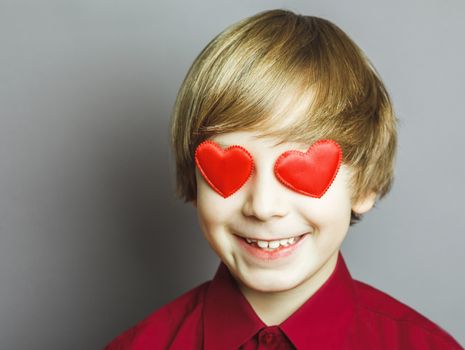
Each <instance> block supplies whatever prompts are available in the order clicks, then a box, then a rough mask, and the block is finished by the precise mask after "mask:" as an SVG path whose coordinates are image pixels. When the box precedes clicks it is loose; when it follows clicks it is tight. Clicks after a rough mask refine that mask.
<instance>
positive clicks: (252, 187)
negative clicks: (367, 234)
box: [196, 131, 375, 292]
mask: <svg viewBox="0 0 465 350" xmlns="http://www.w3.org/2000/svg"><path fill="white" fill-rule="evenodd" d="M255 135H257V134H255V133H253V132H250V131H238V132H231V133H225V134H220V135H216V136H215V137H212V138H211V139H210V140H212V141H214V142H216V143H218V144H219V145H220V146H221V147H222V148H226V147H227V146H231V145H240V146H242V147H244V148H245V149H246V150H247V151H248V152H249V153H250V155H251V156H252V158H253V163H254V170H253V173H252V175H251V176H250V178H249V179H248V180H247V181H246V182H245V183H244V185H243V186H242V187H241V188H240V189H239V190H238V191H237V192H235V193H234V194H233V195H231V196H229V197H227V198H223V197H222V196H221V195H219V194H218V193H217V192H215V191H214V190H213V189H212V188H211V187H210V185H209V184H208V183H207V182H206V181H205V179H204V178H203V177H202V175H201V174H200V172H199V170H198V169H197V170H196V179H197V201H196V207H197V212H198V217H199V221H200V225H201V228H202V230H203V233H204V236H205V238H206V239H207V241H208V242H209V244H210V245H211V247H212V248H213V250H214V251H215V252H216V254H217V255H218V256H219V257H220V259H221V260H222V261H223V262H224V263H225V264H226V266H227V267H228V268H229V270H230V272H231V273H232V274H233V275H234V276H235V278H236V279H237V281H238V282H239V284H240V285H241V287H243V288H250V289H252V290H255V291H260V292H278V291H286V290H291V289H294V288H296V287H297V286H300V285H302V284H307V285H308V284H310V285H311V284H314V283H318V281H317V279H318V278H321V271H324V270H325V267H326V268H328V265H329V264H331V263H334V262H335V261H336V257H337V253H338V250H339V248H340V246H341V244H342V242H343V240H344V238H345V236H346V234H347V231H348V228H349V224H350V217H351V209H354V211H355V212H359V213H363V212H366V211H367V210H369V209H370V208H371V206H372V205H373V203H374V198H375V197H374V196H373V197H371V198H370V199H368V201H364V202H360V203H357V204H353V203H351V199H350V198H351V188H350V186H349V180H350V174H349V169H348V168H347V167H346V166H345V165H341V167H340V168H339V171H338V173H337V175H336V177H335V179H334V181H333V183H332V184H331V186H330V187H329V188H328V190H327V191H326V193H325V194H324V195H323V196H322V197H321V198H313V197H310V196H306V195H303V194H300V193H297V192H295V191H293V190H292V189H290V188H288V187H286V186H284V185H283V184H282V183H281V182H280V181H279V180H278V179H277V178H276V176H275V173H274V171H273V167H274V165H275V162H276V159H277V158H278V157H279V156H280V155H281V154H282V153H283V152H285V151H288V150H292V149H295V150H299V151H302V152H305V151H306V150H307V149H308V147H309V146H310V145H303V144H295V143H283V144H280V145H278V146H274V142H275V141H276V140H274V139H271V138H262V139H258V138H256V137H254V136H255ZM292 237H295V238H299V237H300V238H299V240H296V243H293V244H292V243H291V244H290V245H289V246H287V247H286V249H285V251H286V254H274V255H270V254H269V253H268V252H267V251H266V250H263V249H262V248H260V247H258V246H256V244H255V243H254V244H253V245H250V244H249V243H247V242H246V240H245V239H246V238H249V239H256V240H263V241H276V240H282V239H287V238H292ZM319 272H320V273H319Z"/></svg>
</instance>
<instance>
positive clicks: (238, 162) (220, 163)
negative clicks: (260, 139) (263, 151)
mask: <svg viewBox="0 0 465 350" xmlns="http://www.w3.org/2000/svg"><path fill="white" fill-rule="evenodd" d="M195 163H196V164H197V167H198V168H199V171H200V173H201V174H202V176H203V178H204V179H205V180H206V181H207V182H208V183H209V184H210V186H211V187H212V188H213V189H214V190H215V191H216V192H218V193H219V194H220V195H222V196H223V197H224V198H226V197H229V196H230V195H232V194H233V193H234V192H236V191H237V190H238V189H239V188H241V187H242V185H243V184H244V183H245V182H246V181H247V179H248V178H249V176H250V175H251V174H252V170H253V159H252V156H251V155H250V153H249V152H247V150H246V149H245V148H243V147H241V146H237V145H233V146H230V147H228V148H226V149H225V150H223V149H222V148H221V147H220V146H219V145H218V144H216V143H215V142H213V141H210V140H207V141H204V142H202V143H201V144H200V145H198V146H197V149H196V150H195Z"/></svg>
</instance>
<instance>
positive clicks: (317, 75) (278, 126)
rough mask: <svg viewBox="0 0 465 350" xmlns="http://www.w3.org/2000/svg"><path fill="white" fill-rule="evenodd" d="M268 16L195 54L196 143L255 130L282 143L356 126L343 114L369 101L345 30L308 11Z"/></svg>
mask: <svg viewBox="0 0 465 350" xmlns="http://www.w3.org/2000/svg"><path fill="white" fill-rule="evenodd" d="M315 21H318V25H317V24H316V23H315ZM281 22H282V23H281ZM265 23H266V21H262V22H258V23H254V22H253V21H252V22H248V23H246V24H244V25H243V26H241V25H240V24H239V26H236V27H233V28H231V29H229V30H226V31H225V32H223V33H222V34H221V35H219V36H218V37H216V38H215V39H214V40H213V41H212V42H211V43H210V45H209V46H208V47H209V50H206V51H204V52H202V53H201V55H200V57H199V58H198V61H199V62H202V69H199V73H198V74H199V75H198V77H197V79H196V81H197V86H196V88H197V89H198V90H199V92H200V91H203V97H204V98H203V111H202V112H201V113H199V114H197V115H198V116H200V117H199V119H198V125H197V128H194V130H193V134H194V135H196V136H197V140H195V141H194V143H199V142H201V141H202V140H204V139H206V138H208V137H211V136H212V135H215V134H219V133H226V132H231V131H237V130H254V131H258V132H259V133H260V134H261V135H263V137H268V136H271V137H275V138H277V139H278V140H279V142H284V141H292V142H299V143H306V144H310V143H313V142H314V141H316V140H317V139H320V138H335V137H336V136H338V135H341V128H349V129H350V127H351V124H352V125H354V124H353V123H350V122H347V121H345V120H344V119H345V117H347V116H351V118H352V120H353V117H354V115H355V114H360V113H362V112H363V113H364V114H365V113H366V111H361V109H365V110H366V109H367V108H369V106H368V104H369V102H370V99H367V93H370V91H371V90H372V89H367V83H370V81H369V80H370V79H371V78H370V77H369V76H367V74H366V62H364V61H363V56H361V53H360V51H359V49H358V47H357V46H356V45H355V44H354V43H353V42H352V41H351V40H350V38H349V37H348V36H347V35H346V34H345V33H344V32H343V31H342V30H340V29H339V28H337V27H336V26H334V25H333V24H332V23H330V22H327V21H326V20H323V19H319V18H309V17H304V16H296V17H292V18H282V17H278V18H275V19H274V25H269V24H268V25H265ZM203 55H207V56H208V57H210V58H209V59H202V56H203ZM202 71H203V72H202ZM207 72H208V74H207ZM361 73H364V74H361ZM368 85H370V84H368ZM354 106H357V108H354ZM346 132H347V131H346ZM348 132H350V130H349V131H348Z"/></svg>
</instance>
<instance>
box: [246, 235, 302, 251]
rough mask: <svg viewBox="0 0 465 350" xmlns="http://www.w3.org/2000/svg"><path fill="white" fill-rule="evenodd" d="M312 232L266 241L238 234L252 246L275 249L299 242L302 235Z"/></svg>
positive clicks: (268, 249)
mask: <svg viewBox="0 0 465 350" xmlns="http://www.w3.org/2000/svg"><path fill="white" fill-rule="evenodd" d="M310 233H311V232H306V233H303V234H301V235H300V236H294V237H290V238H285V239H278V240H274V241H265V240H258V239H252V238H244V237H241V236H238V237H239V238H241V239H242V240H244V241H245V242H247V244H249V245H251V246H254V247H257V248H260V249H263V250H265V251H274V250H276V249H279V248H281V247H289V246H292V245H294V244H296V243H297V242H299V241H300V240H301V239H302V237H304V236H305V235H306V234H310Z"/></svg>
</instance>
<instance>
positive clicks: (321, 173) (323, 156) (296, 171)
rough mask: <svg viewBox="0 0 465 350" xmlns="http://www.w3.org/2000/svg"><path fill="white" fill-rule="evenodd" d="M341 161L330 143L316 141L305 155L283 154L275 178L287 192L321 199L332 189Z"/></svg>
mask: <svg viewBox="0 0 465 350" xmlns="http://www.w3.org/2000/svg"><path fill="white" fill-rule="evenodd" d="M341 161H342V151H341V148H340V147H339V145H338V144H337V143H336V142H335V141H333V140H319V141H317V142H315V143H314V144H313V145H312V146H311V147H310V148H309V149H308V151H307V152H306V153H303V152H299V151H296V150H292V151H287V152H284V153H283V154H281V155H280V156H279V158H278V159H277V161H276V163H275V166H274V172H275V174H276V177H277V178H278V179H279V180H280V181H281V182H282V183H283V184H284V185H285V186H287V187H289V188H290V189H292V190H294V191H296V192H299V193H302V194H305V195H307V196H310V197H316V198H320V197H321V196H323V195H324V194H325V192H326V190H327V189H328V188H329V186H331V184H332V182H333V180H334V178H335V177H336V174H337V172H338V170H339V167H340V165H341Z"/></svg>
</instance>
